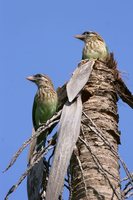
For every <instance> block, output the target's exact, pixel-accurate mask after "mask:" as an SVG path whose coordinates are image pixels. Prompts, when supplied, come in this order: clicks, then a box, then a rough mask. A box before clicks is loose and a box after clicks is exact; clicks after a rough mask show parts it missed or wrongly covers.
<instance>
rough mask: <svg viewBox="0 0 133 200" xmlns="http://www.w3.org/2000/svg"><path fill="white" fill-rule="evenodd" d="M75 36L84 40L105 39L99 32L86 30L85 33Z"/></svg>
mask: <svg viewBox="0 0 133 200" xmlns="http://www.w3.org/2000/svg"><path fill="white" fill-rule="evenodd" d="M74 37H75V38H77V39H80V40H82V41H84V42H87V41H90V40H91V39H92V40H93V39H94V40H101V41H103V39H102V38H101V36H100V35H99V34H98V33H96V32H92V31H85V32H84V33H82V34H79V35H75V36H74Z"/></svg>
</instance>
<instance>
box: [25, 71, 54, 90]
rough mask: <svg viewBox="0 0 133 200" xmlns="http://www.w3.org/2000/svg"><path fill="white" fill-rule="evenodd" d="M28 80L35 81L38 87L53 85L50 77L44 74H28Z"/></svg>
mask: <svg viewBox="0 0 133 200" xmlns="http://www.w3.org/2000/svg"><path fill="white" fill-rule="evenodd" d="M27 80H29V81H32V82H34V83H35V84H36V85H37V86H38V88H40V87H44V88H50V87H53V84H52V81H51V80H50V78H49V77H48V76H46V75H44V74H36V75H33V76H28V77H27Z"/></svg>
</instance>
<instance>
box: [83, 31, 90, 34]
mask: <svg viewBox="0 0 133 200" xmlns="http://www.w3.org/2000/svg"><path fill="white" fill-rule="evenodd" d="M89 33H90V32H88V31H85V32H84V33H83V34H82V35H88V34H89Z"/></svg>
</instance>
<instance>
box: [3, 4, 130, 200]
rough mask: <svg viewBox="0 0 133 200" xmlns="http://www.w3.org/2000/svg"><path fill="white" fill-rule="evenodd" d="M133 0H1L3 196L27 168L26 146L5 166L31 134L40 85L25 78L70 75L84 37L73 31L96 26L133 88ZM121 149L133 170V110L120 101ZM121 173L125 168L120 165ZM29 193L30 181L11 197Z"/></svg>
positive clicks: (63, 78) (57, 82)
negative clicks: (8, 168) (32, 112)
mask: <svg viewBox="0 0 133 200" xmlns="http://www.w3.org/2000/svg"><path fill="white" fill-rule="evenodd" d="M132 8H133V1H120V0H117V1H116V0H112V1H107V0H101V1H98V0H93V1H89V0H84V1H77V0H72V1H71V0H67V1H62V0H56V1H52V0H49V1H45V0H39V1H37V0H36V1H35V0H23V1H22V0H20V1H18V0H12V1H10V0H0V68H1V76H0V91H1V98H0V105H1V115H0V116H1V126H0V152H1V155H0V160H1V161H0V163H1V167H0V169H1V170H0V171H1V172H0V191H1V192H0V199H3V198H4V195H5V193H6V192H7V191H8V189H9V188H10V187H11V186H12V185H13V184H14V183H16V181H17V180H18V178H19V176H20V175H21V174H22V173H23V171H24V170H25V169H26V163H27V152H28V151H27V150H25V151H24V153H23V154H22V155H21V157H20V158H19V159H18V161H17V162H16V163H15V165H14V166H13V167H12V169H10V170H9V171H8V172H7V173H5V174H2V170H3V169H4V168H5V167H6V165H7V164H8V162H9V160H10V158H11V157H12V155H13V154H14V153H15V152H16V150H17V149H18V148H19V147H20V145H21V144H22V143H23V142H24V141H25V140H26V139H27V138H28V137H29V136H30V135H31V129H32V120H31V111H32V102H33V97H34V94H35V91H36V87H35V86H34V85H33V84H31V83H29V82H28V81H27V80H26V79H25V78H26V77H27V76H28V75H32V74H35V73H40V72H41V73H45V74H47V75H49V76H50V77H51V79H52V80H53V83H54V85H55V87H56V88H57V87H58V86H61V85H63V83H64V82H65V81H67V80H68V79H69V78H70V76H71V74H72V72H73V70H74V69H75V67H76V65H77V63H78V61H79V60H80V59H81V51H82V47H83V43H82V42H80V41H78V40H76V39H74V37H73V35H75V34H78V33H82V32H83V31H86V30H93V31H96V32H98V33H99V34H101V36H102V37H103V38H104V39H105V41H106V43H107V45H108V47H109V50H110V51H113V52H114V54H115V58H116V60H117V62H118V68H119V70H120V71H121V72H122V77H123V79H124V81H125V82H126V84H127V86H128V87H129V88H130V90H131V91H133V64H132V58H133V50H132V46H133V22H132V21H133V11H132ZM118 105H119V114H120V123H119V129H120V130H121V143H122V145H121V146H120V155H121V157H122V158H123V159H124V160H125V162H126V163H127V165H128V167H129V169H130V170H133V161H132V141H133V134H132V132H133V127H132V123H133V122H132V121H133V110H132V109H131V108H129V107H128V106H127V105H126V104H125V103H123V102H122V101H119V103H118ZM122 175H123V176H124V174H123V170H122ZM18 199H23V200H26V199H27V194H26V181H25V182H23V184H22V185H21V186H20V187H19V188H18V190H17V191H16V192H15V193H14V194H12V195H11V196H10V200H18Z"/></svg>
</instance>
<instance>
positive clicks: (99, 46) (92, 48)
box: [75, 31, 109, 61]
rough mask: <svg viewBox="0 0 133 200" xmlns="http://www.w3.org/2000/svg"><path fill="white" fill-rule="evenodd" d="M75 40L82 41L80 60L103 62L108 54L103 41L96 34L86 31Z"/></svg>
mask: <svg viewBox="0 0 133 200" xmlns="http://www.w3.org/2000/svg"><path fill="white" fill-rule="evenodd" d="M75 38H77V39H80V40H82V41H84V43H85V46H84V48H83V52H82V59H83V60H84V59H89V60H90V59H99V60H102V61H105V60H106V58H107V56H108V54H109V52H108V49H107V46H106V44H105V42H104V40H103V39H102V38H101V36H100V35H99V34H97V33H96V32H91V31H86V32H84V33H83V34H81V35H75Z"/></svg>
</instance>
